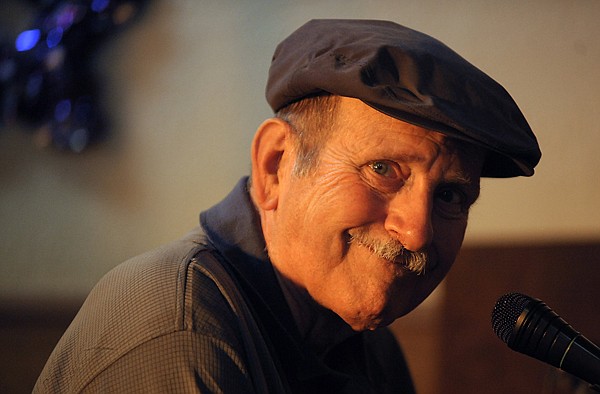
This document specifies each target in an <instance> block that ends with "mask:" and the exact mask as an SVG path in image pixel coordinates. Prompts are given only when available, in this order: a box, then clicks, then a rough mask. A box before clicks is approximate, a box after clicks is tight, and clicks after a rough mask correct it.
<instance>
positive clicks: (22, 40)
mask: <svg viewBox="0 0 600 394" xmlns="http://www.w3.org/2000/svg"><path fill="white" fill-rule="evenodd" d="M40 35H41V33H40V29H33V30H25V31H24V32H21V34H19V36H18V37H17V39H16V40H15V48H17V51H19V52H24V51H28V50H30V49H31V48H33V47H34V46H35V45H36V44H37V43H38V41H39V40H40Z"/></svg>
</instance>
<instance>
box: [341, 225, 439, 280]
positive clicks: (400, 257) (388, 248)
mask: <svg viewBox="0 0 600 394" xmlns="http://www.w3.org/2000/svg"><path fill="white" fill-rule="evenodd" d="M349 235H350V239H349V241H348V243H355V244H358V245H361V246H364V247H366V248H367V249H369V250H370V251H371V252H372V253H373V254H375V255H376V256H378V257H380V258H382V259H385V260H388V261H393V262H394V263H395V264H399V265H401V266H403V267H404V268H406V269H408V270H409V271H412V272H414V273H416V274H418V275H422V274H424V273H425V269H426V268H427V266H428V263H429V260H430V258H429V253H427V252H413V251H411V250H408V249H406V248H405V247H404V245H402V243H401V242H400V241H398V240H396V239H393V238H386V239H382V238H376V237H372V236H371V235H369V233H368V232H367V231H366V230H363V229H354V230H351V231H349Z"/></svg>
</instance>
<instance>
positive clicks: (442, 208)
mask: <svg viewBox="0 0 600 394" xmlns="http://www.w3.org/2000/svg"><path fill="white" fill-rule="evenodd" d="M436 200H437V201H438V203H437V204H436V206H437V209H438V211H439V212H440V213H441V214H442V215H443V216H447V217H457V216H462V215H464V214H465V213H466V212H468V206H467V205H468V204H467V198H466V196H465V194H464V193H462V192H461V191H459V190H456V189H452V188H448V189H442V190H440V191H438V192H437V194H436Z"/></svg>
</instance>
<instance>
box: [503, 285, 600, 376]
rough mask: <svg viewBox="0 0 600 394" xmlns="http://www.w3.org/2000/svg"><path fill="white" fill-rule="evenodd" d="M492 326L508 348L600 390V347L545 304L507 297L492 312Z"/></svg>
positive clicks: (524, 298) (522, 298) (522, 297)
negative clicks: (596, 386) (560, 370)
mask: <svg viewBox="0 0 600 394" xmlns="http://www.w3.org/2000/svg"><path fill="white" fill-rule="evenodd" d="M492 327H493V329H494V331H495V332H496V335H498V337H499V338H500V339H501V340H502V341H504V342H505V343H506V344H507V345H508V347H509V348H511V349H513V350H515V351H517V352H520V353H523V354H526V355H528V356H531V357H534V358H536V359H538V360H541V361H544V362H546V363H548V364H550V365H553V366H555V367H557V368H560V369H562V370H563V371H566V372H568V373H570V374H572V375H574V376H577V377H578V378H580V379H583V380H584V381H586V382H588V383H590V384H591V385H598V387H600V348H598V346H596V345H595V344H594V343H592V342H591V341H590V340H589V339H587V338H585V337H584V336H583V335H581V334H580V333H579V332H577V331H576V330H574V329H573V327H571V326H570V325H569V324H568V323H567V322H566V321H564V320H563V319H562V318H561V317H560V316H558V315H557V314H556V313H555V312H554V311H553V310H552V309H550V308H549V307H548V306H547V305H546V304H545V303H543V302H542V301H540V300H538V299H535V298H531V297H529V296H526V295H523V294H519V293H510V294H505V295H504V296H502V297H500V298H499V299H498V301H497V302H496V305H495V307H494V310H493V312H492Z"/></svg>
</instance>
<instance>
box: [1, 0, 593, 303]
mask: <svg viewBox="0 0 600 394" xmlns="http://www.w3.org/2000/svg"><path fill="white" fill-rule="evenodd" d="M315 17H343V18H382V19H393V20H395V21H397V22H399V23H402V24H405V25H407V26H409V27H413V28H416V29H418V30H422V31H424V32H427V33H429V34H431V35H433V36H436V37H438V38H440V39H442V40H443V41H444V42H446V43H447V44H448V45H450V46H451V47H453V48H454V49H455V50H457V51H458V52H459V53H461V54H462V55H463V56H464V57H466V58H467V59H469V60H471V61H472V62H473V63H475V64H476V65H478V66H479V67H480V68H481V69H483V70H484V71H486V72H487V73H489V74H490V75H491V76H493V77H494V78H496V79H497V80H498V81H500V82H501V83H502V84H504V86H505V87H506V88H507V89H508V90H509V91H510V92H511V93H512V95H513V97H514V98H515V99H516V101H517V102H518V103H519V104H520V106H521V109H522V110H523V112H524V113H525V115H526V117H527V118H528V120H529V121H530V123H531V126H532V128H533V129H534V131H536V133H537V135H538V137H539V140H540V143H541V146H542V150H543V152H544V156H543V158H542V162H541V164H540V166H539V169H538V172H537V174H536V175H535V176H534V177H533V178H531V179H512V180H491V181H485V182H484V185H483V194H482V198H481V201H480V202H479V203H478V204H477V206H476V207H475V208H474V210H473V216H472V222H471V227H470V229H469V232H468V234H467V243H470V244H480V243H490V242H514V243H524V242H541V241H549V240H550V241H555V240H579V239H595V240H598V239H600V182H599V181H600V176H599V175H598V169H599V168H600V154H599V153H598V152H597V150H598V147H599V146H600V109H599V108H600V68H599V65H600V41H599V40H598V37H600V24H599V23H598V18H600V2H599V1H596V0H573V1H563V0H560V1H557V0H556V1H550V0H539V1H525V2H524V1H516V0H508V1H502V2H501V1H491V0H490V1H480V0H468V1H467V0H462V1H447V2H440V1H433V0H419V1H399V0H388V1H381V0H380V1H377V0H371V1H347V0H346V1H342V0H338V1H327V0H315V1H293V2H292V1H274V0H273V1H268V0H260V1H259V0H253V1H211V2H208V1H198V0H187V1H186V0H175V1H167V0H154V1H153V2H152V3H151V6H150V8H149V9H148V12H147V13H146V15H144V17H143V19H142V20H141V21H140V23H138V24H137V25H135V26H133V27H132V28H130V29H129V30H127V31H125V32H123V33H120V34H119V35H118V36H116V37H114V39H113V40H112V42H111V43H110V45H109V46H108V47H107V48H106V49H105V50H104V51H103V52H102V53H101V55H100V56H99V61H98V70H99V71H100V72H102V73H103V74H104V84H103V85H104V88H105V96H106V97H105V98H106V102H107V105H108V106H109V108H110V113H111V115H112V120H113V122H114V129H113V138H112V139H111V140H109V141H108V142H107V143H105V144H103V145H101V146H98V147H97V148H95V149H92V150H90V151H88V152H86V153H84V154H81V155H65V154H62V153H57V152H54V151H52V150H47V149H46V150H44V149H39V148H36V147H35V146H34V145H33V144H32V140H31V138H30V137H29V136H28V135H27V134H26V133H21V132H19V131H18V130H14V129H11V130H2V131H1V133H0V224H1V226H0V297H4V298H13V297H19V298H23V297H25V298H38V297H43V298H44V299H45V298H47V297H67V298H71V297H73V298H79V297H82V296H83V295H84V294H86V293H87V292H88V291H89V289H90V287H91V286H92V285H93V284H94V283H95V282H96V281H97V280H98V278H99V277H100V276H101V275H102V274H104V273H105V272H106V271H107V270H109V269H110V268H111V267H113V266H114V265H116V264H117V263H119V262H120V261H122V260H123V259H125V258H127V257H129V256H131V255H134V254H137V253H140V252H142V251H144V250H146V249H148V248H151V247H154V246H156V245H158V244H160V243H163V242H167V241H169V240H171V239H174V238H176V237H178V236H180V235H181V234H183V233H184V232H186V231H187V230H188V229H189V228H191V227H192V226H194V225H195V224H196V222H197V214H198V212H199V211H200V210H201V209H204V208H207V207H209V206H210V205H211V204H213V203H215V202H216V201H218V200H219V199H220V197H222V196H223V195H224V194H225V193H226V192H228V191H229V189H230V188H231V187H232V186H233V184H234V183H235V181H236V180H237V179H238V178H239V177H240V176H242V175H244V174H246V173H247V172H248V168H249V165H248V153H247V152H248V147H249V144H250V141H251V137H252V134H253V131H254V129H255V128H256V126H257V125H258V124H259V123H260V122H261V120H262V119H263V118H264V117H266V116H269V114H270V111H269V108H268V106H267V104H266V102H265V100H264V95H263V90H264V84H265V80H266V72H267V68H268V64H269V59H270V56H271V54H272V51H273V49H274V47H275V45H276V44H277V42H279V41H280V40H281V39H282V38H284V37H285V36H286V35H287V34H288V33H290V32H291V31H292V30H293V29H294V28H296V27H297V26H299V25H300V24H301V23H303V22H304V21H306V20H307V19H310V18H315Z"/></svg>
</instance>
